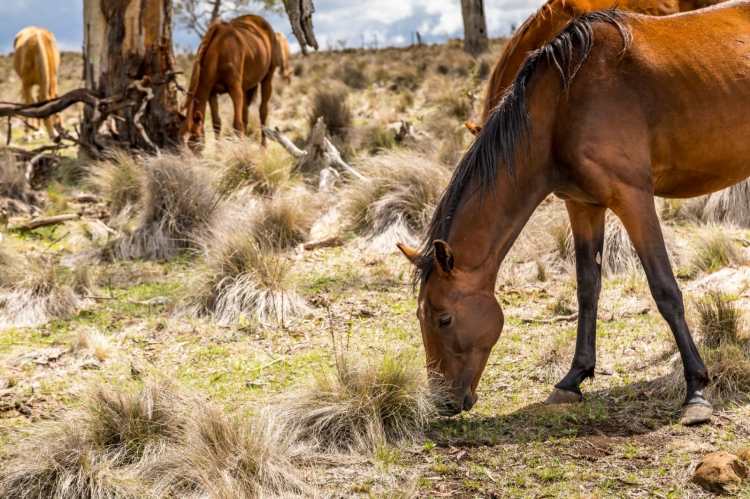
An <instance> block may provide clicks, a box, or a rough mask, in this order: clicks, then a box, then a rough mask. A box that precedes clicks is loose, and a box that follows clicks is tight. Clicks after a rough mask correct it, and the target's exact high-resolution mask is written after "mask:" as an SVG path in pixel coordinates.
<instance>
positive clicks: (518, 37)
mask: <svg viewBox="0 0 750 499" xmlns="http://www.w3.org/2000/svg"><path fill="white" fill-rule="evenodd" d="M719 1H721V0H695V1H692V0H549V1H548V2H547V3H545V4H544V5H543V6H542V7H541V8H540V9H539V10H538V11H537V12H536V13H534V14H533V15H531V16H530V17H529V18H528V19H527V20H526V21H525V22H524V23H523V24H522V25H521V27H520V28H518V31H516V33H515V34H514V35H513V37H512V38H511V39H510V40H509V41H508V45H507V46H506V47H505V49H504V50H503V53H502V55H501V56H500V59H499V60H498V61H497V64H496V65H495V68H494V69H493V71H492V75H491V76H490V80H489V83H488V84H487V91H486V95H485V100H484V107H483V111H482V117H481V123H485V122H486V121H487V120H488V119H489V117H490V114H491V113H492V110H493V109H495V107H496V106H497V105H498V104H499V103H500V100H501V99H502V97H503V95H504V94H505V92H506V91H507V90H508V87H510V86H511V85H512V84H513V80H515V78H516V75H517V74H518V71H519V70H520V69H521V66H522V65H523V62H524V61H525V60H526V57H527V56H528V55H529V54H530V53H531V52H533V51H534V50H537V49H539V48H540V47H542V46H543V45H544V44H546V43H547V42H549V41H550V40H552V39H553V38H554V37H555V36H556V35H557V34H558V33H560V31H562V30H563V28H565V26H567V25H568V23H569V22H570V21H571V20H572V19H575V18H576V17H579V16H582V15H584V14H586V13H588V12H593V11H597V10H605V9H610V8H615V7H616V8H618V9H620V10H626V11H629V12H638V13H641V14H649V15H655V16H666V15H669V14H675V13H677V12H685V11H689V10H694V9H697V8H701V7H705V6H708V5H713V4H715V3H718V2H719ZM467 127H468V128H469V129H470V130H471V131H472V132H474V133H476V132H478V131H479V130H480V129H481V126H478V125H477V124H473V123H467Z"/></svg>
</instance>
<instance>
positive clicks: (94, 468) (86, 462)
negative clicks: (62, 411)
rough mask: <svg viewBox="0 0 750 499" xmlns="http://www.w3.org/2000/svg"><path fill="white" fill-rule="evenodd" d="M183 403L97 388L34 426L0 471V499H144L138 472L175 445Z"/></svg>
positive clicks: (159, 394)
mask: <svg viewBox="0 0 750 499" xmlns="http://www.w3.org/2000/svg"><path fill="white" fill-rule="evenodd" d="M185 403H186V401H185V400H183V399H182V398H180V397H179V396H178V395H176V394H175V392H174V391H173V389H172V388H171V387H169V386H165V385H161V384H152V385H148V386H146V387H145V388H144V389H143V390H142V391H140V392H117V391H110V390H105V389H101V388H100V389H96V390H94V391H93V392H92V393H90V394H89V395H88V396H87V398H86V402H85V404H84V406H83V407H82V408H81V409H80V410H77V411H73V412H71V413H69V414H68V415H67V416H66V417H65V419H63V420H62V421H60V422H58V423H50V424H47V425H44V426H41V427H40V426H35V427H34V428H33V432H31V431H30V432H29V433H28V435H27V436H26V437H25V438H24V439H23V440H22V441H21V442H20V443H19V444H18V445H17V446H16V448H15V449H14V450H13V452H12V458H11V460H10V461H9V462H8V463H6V464H5V465H4V466H3V468H2V470H0V497H16V498H21V499H23V498H29V499H31V498H39V497H50V498H56V499H63V498H65V499H68V498H87V499H89V498H90V499H110V498H119V497H125V498H131V497H132V498H137V497H144V490H143V488H142V485H141V483H140V480H138V477H137V475H138V469H137V468H138V465H139V464H141V463H142V462H143V461H144V460H148V459H150V458H151V454H152V453H154V452H159V451H161V446H162V445H163V444H166V443H176V442H177V440H178V438H179V435H180V433H181V431H182V428H183V427H184V426H185V420H184V416H185V411H184V404H185Z"/></svg>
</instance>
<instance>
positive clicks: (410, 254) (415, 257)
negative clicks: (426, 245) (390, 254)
mask: <svg viewBox="0 0 750 499" xmlns="http://www.w3.org/2000/svg"><path fill="white" fill-rule="evenodd" d="M396 246H398V249H400V250H401V253H403V254H404V256H405V257H406V259H407V260H409V261H410V262H411V263H413V264H414V265H417V263H419V251H417V250H416V249H415V248H412V247H411V246H407V245H405V244H404V243H396Z"/></svg>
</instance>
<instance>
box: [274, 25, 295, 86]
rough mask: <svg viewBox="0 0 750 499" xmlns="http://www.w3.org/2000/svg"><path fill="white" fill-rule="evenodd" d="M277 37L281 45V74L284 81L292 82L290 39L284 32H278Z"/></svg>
mask: <svg viewBox="0 0 750 499" xmlns="http://www.w3.org/2000/svg"><path fill="white" fill-rule="evenodd" d="M276 39H277V40H278V41H279V46H280V47H281V76H282V77H283V78H284V81H285V82H287V83H291V81H292V66H291V64H290V61H291V59H292V55H291V51H290V50H289V40H287V39H286V36H285V35H284V33H278V32H277V33H276Z"/></svg>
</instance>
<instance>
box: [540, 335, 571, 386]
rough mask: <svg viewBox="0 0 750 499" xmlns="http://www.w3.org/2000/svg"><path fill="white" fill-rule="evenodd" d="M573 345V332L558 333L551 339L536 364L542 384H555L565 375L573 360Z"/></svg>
mask: <svg viewBox="0 0 750 499" xmlns="http://www.w3.org/2000/svg"><path fill="white" fill-rule="evenodd" d="M575 343H576V337H575V331H574V330H568V331H565V332H563V333H559V334H557V335H555V336H554V337H553V338H552V341H551V343H550V345H548V346H547V347H546V348H545V349H544V350H543V351H542V354H541V355H540V357H539V360H538V361H537V363H536V367H537V368H538V369H539V372H540V378H541V380H542V381H543V382H545V383H557V382H558V381H560V380H561V379H562V377H563V376H565V375H566V374H567V372H568V370H569V368H570V364H571V362H572V360H573V353H574V351H575Z"/></svg>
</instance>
